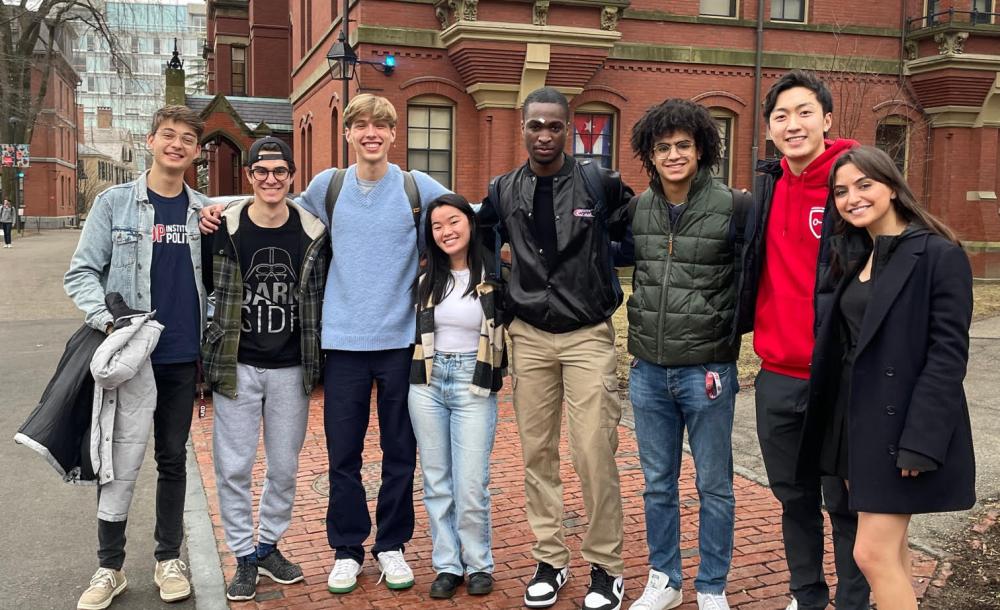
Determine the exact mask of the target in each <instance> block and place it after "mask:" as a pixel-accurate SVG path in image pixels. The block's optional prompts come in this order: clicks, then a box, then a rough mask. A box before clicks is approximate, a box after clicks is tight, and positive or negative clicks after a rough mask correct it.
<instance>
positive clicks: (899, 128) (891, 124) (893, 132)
mask: <svg viewBox="0 0 1000 610" xmlns="http://www.w3.org/2000/svg"><path fill="white" fill-rule="evenodd" d="M909 143H910V122H909V121H908V120H906V118H905V117H901V116H899V115H895V114H893V115H889V116H887V117H885V118H884V119H882V120H881V121H880V122H879V124H878V126H877V127H876V128H875V146H877V147H878V148H881V149H882V150H884V151H885V152H886V153H888V154H889V156H890V157H892V160H893V162H894V163H895V164H896V167H897V168H899V171H900V173H902V174H903V175H904V176H905V175H906V166H907V161H908V158H909V153H910V146H909Z"/></svg>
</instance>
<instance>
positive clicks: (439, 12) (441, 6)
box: [434, 0, 451, 30]
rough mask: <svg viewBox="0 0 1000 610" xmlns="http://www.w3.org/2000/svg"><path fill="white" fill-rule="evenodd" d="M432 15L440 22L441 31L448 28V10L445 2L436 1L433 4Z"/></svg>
mask: <svg viewBox="0 0 1000 610" xmlns="http://www.w3.org/2000/svg"><path fill="white" fill-rule="evenodd" d="M434 15H435V16H436V17H437V19H438V21H440V22H441V29H442V30H443V29H445V28H446V27H448V22H449V21H451V19H450V10H449V6H448V1H447V0H438V1H437V2H435V3H434Z"/></svg>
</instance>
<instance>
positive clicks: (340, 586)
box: [326, 557, 361, 593]
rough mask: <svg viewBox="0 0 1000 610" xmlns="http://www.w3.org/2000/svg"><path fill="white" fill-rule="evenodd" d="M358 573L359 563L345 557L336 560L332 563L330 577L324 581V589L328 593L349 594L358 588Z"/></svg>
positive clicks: (359, 569)
mask: <svg viewBox="0 0 1000 610" xmlns="http://www.w3.org/2000/svg"><path fill="white" fill-rule="evenodd" d="M360 573H361V564H360V563H358V562H356V561H354V560H353V559H350V558H346V557H345V558H343V559H337V560H335V561H334V562H333V569H332V570H330V577H329V578H327V579H326V588H327V590H328V591H329V592H330V593H350V592H351V591H353V590H354V588H355V587H357V586H358V574H360Z"/></svg>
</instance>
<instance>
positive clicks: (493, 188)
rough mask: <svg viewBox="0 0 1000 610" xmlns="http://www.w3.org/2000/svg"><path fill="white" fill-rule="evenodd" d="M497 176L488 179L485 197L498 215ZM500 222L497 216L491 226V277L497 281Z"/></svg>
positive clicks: (500, 246) (499, 265)
mask: <svg viewBox="0 0 1000 610" xmlns="http://www.w3.org/2000/svg"><path fill="white" fill-rule="evenodd" d="M499 178H500V176H494V177H493V179H492V180H490V185H489V187H487V189H486V191H487V194H486V197H487V198H488V199H489V200H490V201H491V202H492V203H493V207H494V208H495V209H496V210H497V214H498V215H499V212H500V208H499V207H497V205H498V203H499V202H500V190H499V187H498V186H497V180H499ZM501 222H503V219H502V218H499V219H498V222H497V224H496V226H494V227H493V269H492V272H493V277H492V278H491V279H492V280H493V281H495V282H498V283H499V282H500V281H501V280H502V277H501V270H502V269H503V263H502V261H501V260H500V248H502V247H503V245H502V243H501V240H500V223H501Z"/></svg>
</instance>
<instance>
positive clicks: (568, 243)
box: [479, 155, 633, 333]
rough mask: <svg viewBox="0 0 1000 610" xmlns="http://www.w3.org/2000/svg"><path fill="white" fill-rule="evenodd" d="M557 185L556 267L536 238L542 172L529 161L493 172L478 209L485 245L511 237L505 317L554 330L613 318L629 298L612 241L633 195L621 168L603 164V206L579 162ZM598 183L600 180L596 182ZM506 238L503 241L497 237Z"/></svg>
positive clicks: (620, 233) (621, 232) (621, 231)
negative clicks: (537, 195) (615, 261)
mask: <svg viewBox="0 0 1000 610" xmlns="http://www.w3.org/2000/svg"><path fill="white" fill-rule="evenodd" d="M566 163H571V164H572V171H571V172H569V175H568V176H556V177H555V180H554V182H553V186H552V199H553V208H554V209H555V215H556V243H557V249H558V253H557V263H556V264H555V266H554V268H552V269H550V268H549V265H548V262H547V260H546V257H545V255H544V253H543V252H542V251H541V248H540V246H539V244H538V242H537V240H536V238H535V232H534V225H535V222H534V219H533V218H532V215H533V212H534V195H535V186H536V184H537V178H536V176H535V174H534V173H533V172H532V171H531V169H530V168H529V167H528V164H527V163H526V164H525V165H523V166H521V167H519V168H517V169H515V170H513V171H511V172H509V173H507V174H504V175H502V176H498V177H496V178H494V179H493V180H494V184H493V185H492V188H491V189H490V192H491V193H495V196H491V195H487V197H486V198H485V199H484V200H483V205H482V208H481V209H480V211H479V225H480V232H481V236H482V239H483V243H484V244H485V245H486V246H487V247H488V248H494V247H495V245H496V242H497V241H499V242H500V243H501V244H503V243H509V244H510V250H511V279H510V282H509V284H508V285H507V289H506V298H505V307H504V319H503V322H504V323H509V322H510V320H512V319H513V318H514V317H517V318H520V319H521V320H523V321H524V322H527V323H528V324H531V325H532V326H534V327H536V328H539V329H541V330H544V331H546V332H551V333H564V332H569V331H572V330H576V329H579V328H583V327H585V326H591V325H593V324H597V323H599V322H603V321H604V320H606V319H608V318H610V317H611V315H612V314H613V313H614V312H615V310H616V309H617V308H618V306H619V305H621V303H622V290H621V286H620V285H619V283H618V276H617V274H616V272H615V269H614V266H613V263H612V246H611V243H610V242H611V241H622V240H623V239H624V238H625V232H626V229H627V227H628V214H627V210H628V202H629V199H630V198H631V197H632V195H633V193H632V190H631V189H630V188H628V186H626V185H625V184H624V183H623V182H622V180H621V176H620V175H619V174H618V173H617V172H613V171H610V170H604V169H601V170H600V172H599V174H600V177H601V184H600V188H602V190H603V206H602V207H603V209H598V206H597V202H596V201H594V198H593V197H592V196H591V195H590V193H589V192H588V189H587V184H586V182H585V180H586V178H585V177H584V175H583V170H582V169H581V167H582V164H583V163H585V162H578V161H576V160H574V159H573V157H571V156H569V155H567V156H566ZM594 186H595V187H597V185H594ZM497 237H499V240H497Z"/></svg>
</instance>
